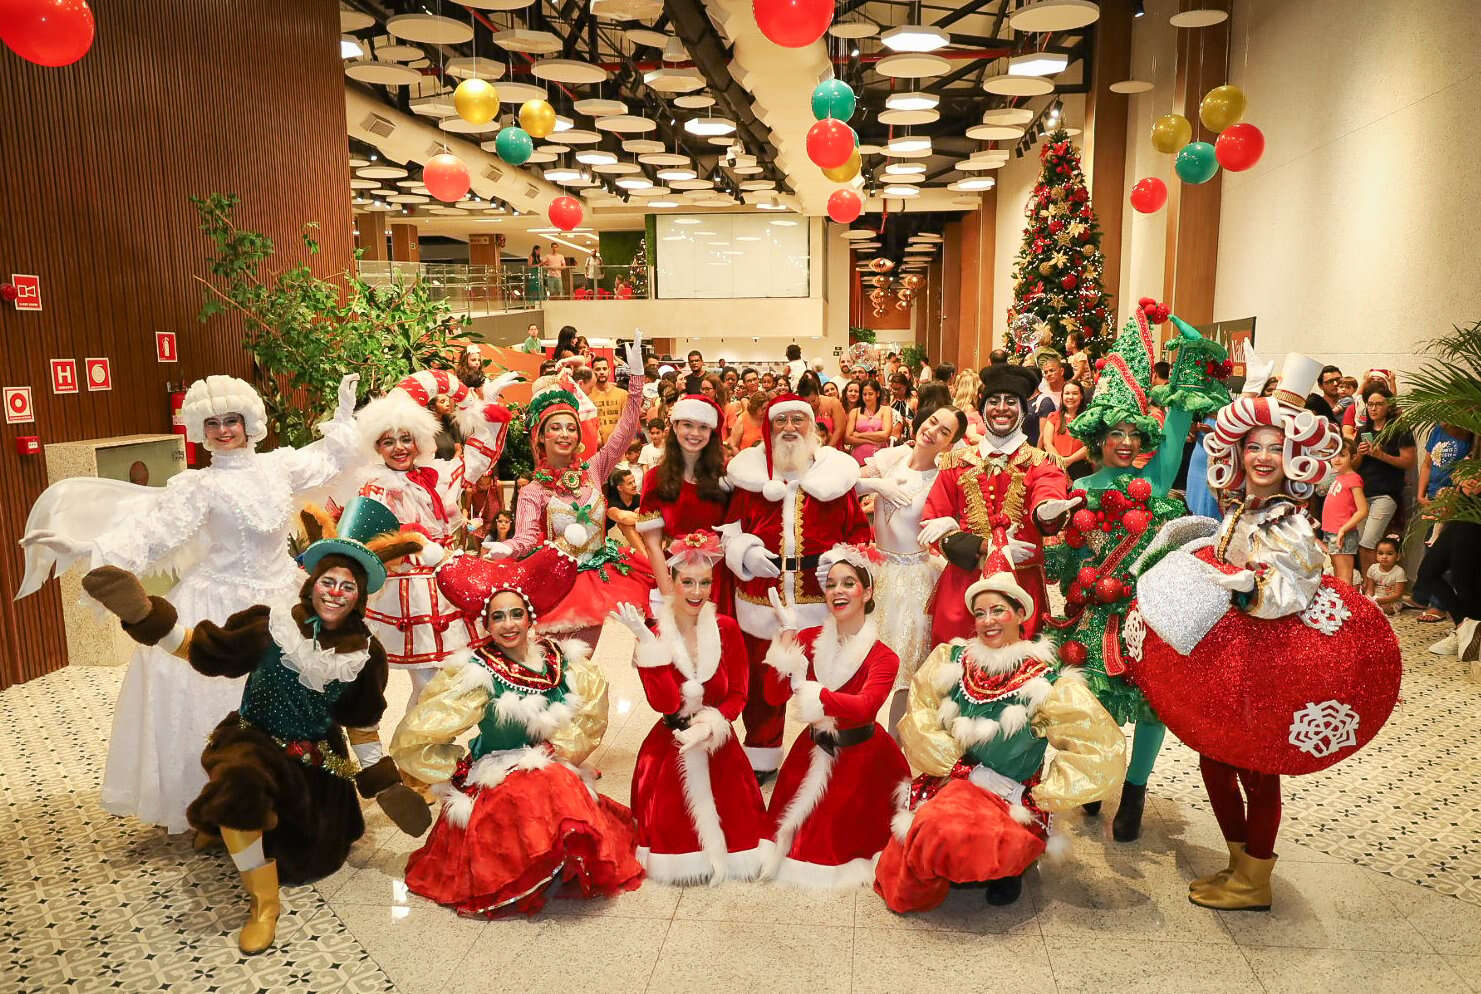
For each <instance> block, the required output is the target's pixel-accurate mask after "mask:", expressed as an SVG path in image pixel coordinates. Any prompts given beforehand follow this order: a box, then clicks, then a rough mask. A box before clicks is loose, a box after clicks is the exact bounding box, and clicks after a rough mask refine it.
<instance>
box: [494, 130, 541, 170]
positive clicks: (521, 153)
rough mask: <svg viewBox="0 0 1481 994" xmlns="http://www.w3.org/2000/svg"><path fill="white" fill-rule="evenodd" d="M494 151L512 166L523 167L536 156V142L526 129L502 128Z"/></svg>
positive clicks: (495, 142) (496, 139)
mask: <svg viewBox="0 0 1481 994" xmlns="http://www.w3.org/2000/svg"><path fill="white" fill-rule="evenodd" d="M494 151H495V152H498V153H499V158H501V159H503V160H504V161H505V162H507V163H509V164H510V165H511V166H522V165H524V164H525V163H526V162H528V161H530V156H532V155H534V154H535V140H534V139H533V138H531V137H530V133H529V132H528V131H526V130H525V129H524V128H520V127H513V126H511V127H508V128H501V129H500V130H499V134H498V137H496V138H495V139H494Z"/></svg>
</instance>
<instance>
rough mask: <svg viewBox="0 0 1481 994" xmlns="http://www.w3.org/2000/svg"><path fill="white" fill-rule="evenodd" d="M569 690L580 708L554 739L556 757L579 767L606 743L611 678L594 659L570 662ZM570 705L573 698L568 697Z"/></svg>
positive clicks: (567, 669)
mask: <svg viewBox="0 0 1481 994" xmlns="http://www.w3.org/2000/svg"><path fill="white" fill-rule="evenodd" d="M566 690H567V693H568V694H572V695H575V697H576V698H577V700H578V701H579V704H580V706H579V707H578V708H577V709H576V715H575V717H573V718H572V719H571V720H570V721H569V722H568V723H567V724H565V725H563V726H562V727H561V729H560V730H559V731H557V732H556V733H555V734H554V735H552V736H551V737H550V746H551V748H552V749H554V750H555V752H556V755H558V756H560V757H561V758H562V759H564V760H566V761H567V762H569V763H572V764H574V765H576V766H580V765H581V764H582V763H583V762H584V761H585V760H586V757H587V756H590V755H591V754H592V753H593V752H595V751H596V747H597V746H599V745H601V744H602V736H603V735H605V734H606V732H607V705H608V701H607V679H606V677H604V676H602V671H601V670H600V669H598V668H597V665H596V663H594V662H592V661H591V658H590V657H589V656H588V657H581V658H575V657H572V658H568V659H567V660H566ZM566 700H567V701H568V702H570V701H571V698H570V697H569V696H568V697H567V698H566Z"/></svg>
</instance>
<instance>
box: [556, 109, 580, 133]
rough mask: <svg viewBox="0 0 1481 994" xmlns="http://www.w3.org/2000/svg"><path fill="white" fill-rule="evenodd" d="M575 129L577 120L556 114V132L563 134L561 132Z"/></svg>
mask: <svg viewBox="0 0 1481 994" xmlns="http://www.w3.org/2000/svg"><path fill="white" fill-rule="evenodd" d="M574 130H576V122H575V121H573V120H571V119H570V118H569V117H564V116H562V115H560V114H557V115H555V133H556V134H561V133H563V132H566V131H574Z"/></svg>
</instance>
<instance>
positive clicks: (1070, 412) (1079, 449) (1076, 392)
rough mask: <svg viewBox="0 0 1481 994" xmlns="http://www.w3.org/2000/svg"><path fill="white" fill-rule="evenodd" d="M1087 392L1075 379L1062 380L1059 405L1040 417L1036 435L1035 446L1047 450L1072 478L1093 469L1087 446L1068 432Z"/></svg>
mask: <svg viewBox="0 0 1481 994" xmlns="http://www.w3.org/2000/svg"><path fill="white" fill-rule="evenodd" d="M1089 394H1090V390H1089V389H1088V388H1087V387H1085V386H1084V385H1083V384H1081V383H1080V381H1079V380H1066V381H1065V384H1064V393H1062V394H1061V395H1060V405H1059V409H1058V410H1056V411H1055V412H1054V413H1052V414H1050V415H1049V416H1048V417H1047V418H1045V419H1044V421H1043V427H1042V428H1041V432H1040V437H1039V448H1041V449H1043V450H1044V451H1045V452H1048V453H1049V458H1050V459H1053V460H1054V461H1055V463H1056V464H1058V466H1059V467H1060V468H1061V469H1063V470H1064V471H1065V473H1066V474H1067V475H1068V476H1069V478H1070V479H1072V480H1078V479H1080V477H1082V476H1089V475H1090V474H1091V473H1093V472H1094V471H1095V467H1094V466H1092V465H1091V464H1090V448H1089V447H1088V446H1087V445H1086V444H1085V443H1084V442H1082V441H1081V440H1080V439H1078V438H1076V437H1075V436H1074V435H1071V434H1070V432H1069V425H1070V422H1071V421H1074V420H1075V419H1076V418H1078V417H1079V416H1080V413H1081V412H1082V411H1084V410H1085V405H1086V403H1087V402H1088V401H1089V400H1090V397H1089Z"/></svg>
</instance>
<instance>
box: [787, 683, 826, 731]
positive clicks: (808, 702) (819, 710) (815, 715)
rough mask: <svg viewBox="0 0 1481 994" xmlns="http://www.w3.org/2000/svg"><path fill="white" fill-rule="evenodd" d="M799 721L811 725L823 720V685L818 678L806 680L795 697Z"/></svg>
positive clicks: (794, 702)
mask: <svg viewBox="0 0 1481 994" xmlns="http://www.w3.org/2000/svg"><path fill="white" fill-rule="evenodd" d="M793 704H794V708H795V711H796V714H797V718H798V720H799V721H805V722H807V723H808V724H809V725H811V724H812V723H813V722H817V721H822V720H823V685H822V684H821V683H818V682H817V681H816V680H804V681H802V684H801V685H800V686H799V687H798V688H797V691H796V696H795V697H794V698H793Z"/></svg>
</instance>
